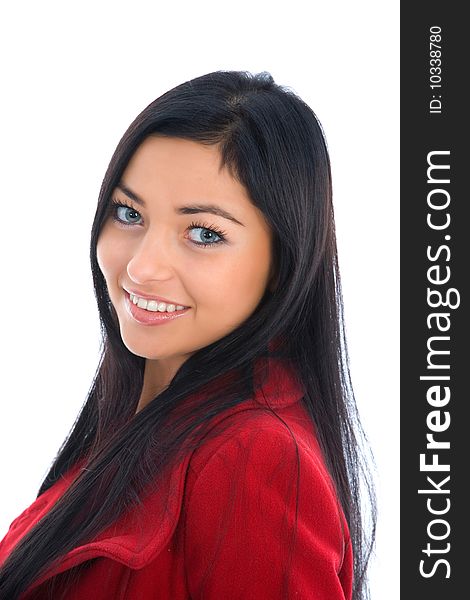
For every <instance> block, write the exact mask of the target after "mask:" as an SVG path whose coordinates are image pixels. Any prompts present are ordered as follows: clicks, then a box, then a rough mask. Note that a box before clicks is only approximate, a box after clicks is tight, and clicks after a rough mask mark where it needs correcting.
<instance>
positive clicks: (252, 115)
mask: <svg viewBox="0 0 470 600" xmlns="http://www.w3.org/2000/svg"><path fill="white" fill-rule="evenodd" d="M152 134H155V135H163V136H171V137H177V138H183V139H188V140H194V141H196V142H199V143H202V144H208V145H217V147H218V148H219V150H220V156H221V166H225V167H226V168H227V169H229V172H230V173H231V174H232V176H233V177H234V178H236V179H237V180H238V181H239V182H241V183H242V184H243V186H244V187H245V188H246V190H247V191H248V193H249V197H250V199H251V201H252V202H253V204H254V205H255V206H256V207H257V208H259V209H260V210H261V211H262V213H263V214H264V215H265V218H266V219H267V221H268V223H269V225H270V227H271V229H272V232H273V239H274V243H273V260H274V265H275V285H274V289H267V290H266V292H265V294H264V296H263V297H262V299H261V301H260V303H259V305H258V306H257V308H256V310H255V311H254V312H253V314H252V315H251V316H250V317H249V318H247V319H246V321H245V322H244V323H242V324H241V325H240V326H238V327H237V328H236V329H235V330H233V331H232V332H230V333H229V334H227V335H226V336H224V337H223V338H221V339H219V340H217V341H216V342H214V343H211V344H210V345H208V346H206V347H204V348H201V349H199V350H198V351H197V352H195V353H194V354H193V355H191V356H190V357H189V358H188V359H187V360H186V362H185V363H183V365H182V366H181V367H180V369H179V370H178V371H177V373H176V375H175V376H174V378H173V379H172V381H171V383H170V385H169V386H168V387H167V388H166V389H165V390H164V391H162V392H161V393H160V394H159V395H158V401H155V399H154V401H152V402H150V403H148V404H147V405H146V406H145V407H144V408H143V409H142V410H141V411H139V412H138V413H137V414H136V408H137V404H138V401H139V396H140V393H141V391H142V384H143V373H144V364H145V359H144V358H142V357H139V356H136V355H134V354H133V353H131V352H130V351H129V350H128V349H127V348H126V346H125V345H124V343H123V341H122V339H121V335H120V330H119V323H118V319H117V314H116V312H115V310H114V307H113V305H112V303H111V301H110V298H109V295H108V290H107V286H106V282H105V279H104V277H103V274H102V272H101V270H100V268H99V266H98V262H97V255H96V246H97V240H98V237H99V235H100V231H101V229H102V226H103V224H104V222H105V220H106V218H107V217H108V215H109V203H110V197H111V193H112V191H113V189H114V188H115V186H116V185H117V183H118V182H119V180H120V178H121V175H122V173H123V171H124V169H125V168H126V165H127V164H128V162H129V160H130V159H131V157H132V155H133V153H134V152H135V150H136V149H137V148H138V146H139V145H140V144H141V143H142V142H143V140H144V139H145V138H146V137H147V136H149V135H152ZM90 260H91V269H92V274H93V282H94V289H95V295H96V299H97V304H98V310H99V315H100V323H101V332H102V347H101V356H100V360H99V364H98V367H97V371H96V374H95V377H94V378H93V382H92V385H91V387H90V390H89V393H88V396H87V399H86V402H85V403H84V405H83V407H82V409H81V411H80V413H79V415H78V417H77V420H76V422H75V424H74V425H73V427H72V429H71V431H70V433H69V434H68V436H67V438H66V439H65V441H64V443H63V444H62V446H61V448H60V449H59V451H58V454H57V456H56V458H55V460H54V461H53V464H52V466H51V468H50V470H49V472H48V474H47V475H46V477H45V479H44V481H43V483H42V485H41V487H40V489H39V492H38V496H39V495H40V494H42V493H43V492H45V491H46V490H47V489H48V488H49V487H50V486H52V485H53V484H54V483H55V482H56V481H57V480H58V479H59V478H60V477H61V476H62V475H63V474H64V473H65V472H66V471H67V470H68V469H70V468H71V467H72V466H73V465H75V464H76V463H77V462H78V461H82V460H83V461H84V464H85V465H86V468H84V469H82V470H81V471H80V473H79V476H78V477H77V478H76V480H75V481H74V482H73V484H72V485H71V486H70V488H69V489H68V490H67V492H66V493H65V494H64V495H63V496H62V497H61V498H60V499H59V500H58V501H57V503H56V504H55V505H54V506H53V507H52V509H51V510H50V511H49V512H48V514H46V516H45V517H44V518H43V519H42V520H41V521H40V522H39V523H37V524H36V526H35V527H33V528H32V530H31V531H30V532H29V533H28V534H27V535H26V536H24V538H23V539H22V540H21V541H20V542H19V543H18V545H17V546H16V547H15V548H14V550H13V551H12V553H11V554H10V556H9V557H8V559H7V560H6V562H5V563H4V565H3V566H2V568H1V569H0V597H1V598H8V600H14V599H15V598H18V597H19V595H20V594H21V593H22V592H23V591H24V590H26V589H27V588H28V587H29V586H30V585H31V584H32V583H33V582H34V581H35V580H37V579H38V578H39V576H40V575H41V573H44V572H45V570H47V569H48V568H49V567H50V566H51V565H52V564H55V562H56V561H59V560H60V557H61V556H63V555H64V554H65V553H67V552H68V551H70V550H71V549H72V548H74V547H76V546H77V545H80V544H83V543H85V542H86V541H88V540H91V539H93V537H94V536H95V535H96V534H97V533H98V532H100V531H102V530H103V529H104V528H105V527H106V526H107V525H109V524H110V523H111V522H113V521H114V520H115V519H116V518H117V517H118V516H119V515H120V514H122V512H123V511H124V510H126V509H128V508H129V507H130V506H132V505H133V504H135V503H138V502H139V499H140V498H141V495H142V493H143V490H144V488H145V487H146V485H147V484H149V482H152V485H154V484H155V482H156V481H157V479H158V475H159V474H161V473H162V472H163V470H164V468H166V467H168V466H169V465H171V464H173V463H174V462H175V461H177V460H178V458H179V457H180V456H181V454H180V452H181V449H182V448H184V449H186V450H187V449H188V448H190V447H197V445H198V443H199V442H198V440H200V439H201V438H200V437H198V436H196V432H197V433H198V435H200V433H201V431H204V427H205V426H206V425H207V424H208V423H209V422H210V420H211V419H212V417H214V416H215V415H216V414H218V413H220V412H222V411H224V410H226V409H227V408H229V407H231V406H235V405H236V404H238V403H240V402H242V401H243V400H245V399H246V398H247V397H249V395H250V394H251V393H252V391H253V388H252V386H253V378H252V365H253V361H254V360H255V359H256V358H257V357H260V356H266V355H268V354H269V353H271V354H273V353H274V352H276V353H277V355H278V356H281V357H282V358H283V359H285V360H288V361H292V362H293V363H294V364H295V367H296V369H297V372H298V373H299V377H300V379H301V382H302V385H303V388H304V389H305V392H306V393H305V396H304V398H303V400H302V401H303V403H304V405H305V407H306V409H307V411H308V414H309V415H310V417H311V419H312V422H313V423H314V425H315V429H316V432H317V435H318V438H319V442H320V445H321V447H322V450H323V452H324V456H325V460H326V463H327V467H328V469H329V471H330V473H331V477H332V480H333V482H334V484H335V486H336V489H337V493H338V498H339V501H340V503H341V506H342V508H343V511H344V514H345V517H346V520H347V523H348V526H349V530H350V535H351V542H352V548H353V555H354V585H353V598H354V600H360V599H364V598H367V597H368V595H369V594H368V586H367V577H366V566H367V563H368V560H369V556H370V552H371V549H372V545H373V541H374V535H375V500H374V492H373V486H372V483H371V478H370V476H369V475H368V473H369V471H368V470H367V468H366V466H367V461H365V460H364V455H363V450H362V448H365V447H366V446H365V445H364V441H365V436H364V432H363V430H362V428H361V424H360V421H359V417H358V413H357V408H356V403H355V398H354V393H353V389H352V385H351V378H350V372H349V363H348V353H347V345H346V339H345V331H344V321H343V305H342V293H341V285H340V277H339V268H338V258H337V250H336V237H335V228H334V215H333V205H332V184H331V171H330V161H329V156H328V151H327V147H326V142H325V138H324V135H323V131H322V128H321V125H320V123H319V121H318V119H317V117H316V116H315V114H314V112H313V111H312V109H311V108H310V107H309V106H308V105H307V104H306V103H305V102H304V101H302V100H301V99H300V98H299V97H298V95H297V94H295V93H294V92H293V91H292V90H291V89H289V88H287V87H286V86H280V85H278V84H276V83H275V82H274V79H273V77H272V76H271V75H270V73H268V72H262V73H258V74H255V75H254V74H251V73H249V72H247V71H216V72H213V73H209V74H206V75H202V76H200V77H196V78H194V79H192V80H190V81H186V82H185V83H183V84H181V85H178V86H177V87H175V88H174V89H172V90H170V91H168V92H166V93H164V94H163V95H162V96H160V97H159V98H157V99H156V100H154V101H153V102H152V103H151V104H149V105H148V106H147V107H146V108H145V109H144V110H143V111H142V112H141V113H140V114H139V115H138V116H137V117H136V119H135V120H134V121H133V122H132V123H131V125H130V126H129V128H128V129H127V131H126V132H125V133H124V135H123V137H122V138H121V140H120V142H119V143H118V145H117V148H116V150H115V152H114V154H113V156H112V158H111V161H110V164H109V166H108V169H107V171H106V174H105V176H104V179H103V182H102V185H101V189H100V193H99V198H98V205H97V209H96V214H95V218H94V221H93V226H92V232H91V244H90ZM274 339H275V340H282V343H281V344H278V345H277V346H276V349H275V350H274V349H273V347H272V346H270V343H271V342H272V340H274ZM270 348H271V349H270ZM233 372H236V373H237V377H233V378H227V385H226V388H225V389H224V392H223V395H221V394H220V393H218V392H217V391H216V392H214V393H208V394H205V395H204V401H203V402H202V403H201V402H199V403H195V402H193V403H191V402H189V403H187V402H186V401H185V399H186V400H187V399H188V398H191V397H193V394H196V393H197V392H200V391H201V390H203V389H206V388H207V386H209V388H207V389H210V383H211V382H213V381H215V380H216V379H217V378H218V377H220V376H221V375H222V376H224V374H229V373H233ZM183 406H187V407H189V408H187V410H186V411H184V410H181V409H182V407H183ZM176 411H178V417H177V418H176ZM170 418H171V419H172V421H171V422H172V426H171V427H166V426H165V424H167V423H168V422H169V419H170ZM103 482H105V485H103ZM364 484H365V485H364ZM363 492H366V493H365V495H364V493H363ZM364 496H365V498H366V500H369V510H368V513H369V519H368V523H370V524H369V525H368V526H367V527H365V521H366V520H365V518H364V512H363V511H364ZM91 502H93V506H94V507H95V509H94V510H90V503H91ZM96 507H99V510H96ZM367 530H369V533H368V532H367Z"/></svg>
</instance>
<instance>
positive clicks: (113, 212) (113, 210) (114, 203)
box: [109, 199, 227, 248]
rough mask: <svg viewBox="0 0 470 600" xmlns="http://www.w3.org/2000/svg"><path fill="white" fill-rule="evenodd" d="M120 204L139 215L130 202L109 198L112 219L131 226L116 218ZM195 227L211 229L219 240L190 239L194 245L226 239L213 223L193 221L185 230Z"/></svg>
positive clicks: (130, 225) (224, 234)
mask: <svg viewBox="0 0 470 600" xmlns="http://www.w3.org/2000/svg"><path fill="white" fill-rule="evenodd" d="M121 206H122V207H124V208H129V209H130V210H133V211H134V212H136V213H138V214H139V215H140V213H139V211H138V210H136V209H135V208H134V207H133V206H131V205H130V204H126V202H121V201H120V202H118V201H117V200H114V199H111V202H110V205H109V209H110V212H111V216H112V218H113V220H114V221H116V222H117V223H119V225H123V226H124V227H132V225H133V224H132V223H125V222H124V221H121V219H119V218H118V216H117V210H118V208H119V207H121ZM196 228H198V229H207V230H208V231H211V232H213V233H215V234H217V236H218V237H219V238H220V240H217V241H215V242H212V243H210V244H207V243H205V242H194V241H193V240H190V241H191V242H192V243H193V244H195V245H196V246H201V247H203V248H206V247H208V246H217V245H218V244H221V243H224V242H225V241H226V239H225V236H226V235H227V234H226V232H225V231H222V230H220V229H219V228H218V227H216V226H215V225H208V224H207V223H198V222H195V221H193V222H192V223H191V224H190V225H188V227H187V230H189V229H196Z"/></svg>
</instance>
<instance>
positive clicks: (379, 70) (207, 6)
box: [0, 0, 399, 600]
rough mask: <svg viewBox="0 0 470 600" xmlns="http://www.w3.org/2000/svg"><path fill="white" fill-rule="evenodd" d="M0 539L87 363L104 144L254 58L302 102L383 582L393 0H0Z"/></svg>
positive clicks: (389, 579)
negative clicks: (315, 156)
mask: <svg viewBox="0 0 470 600" xmlns="http://www.w3.org/2000/svg"><path fill="white" fill-rule="evenodd" d="M2 6H3V8H2V9H1V14H0V51H1V56H2V62H3V65H2V81H1V88H2V93H1V96H0V102H1V109H0V125H1V136H0V159H1V172H2V175H1V206H2V217H3V218H2V223H1V236H0V244H1V248H0V250H1V258H2V268H1V290H2V293H1V295H0V303H1V314H2V329H1V330H2V337H1V340H2V360H1V376H2V382H3V385H2V390H1V408H0V410H1V414H0V417H1V425H0V461H1V462H0V466H1V480H2V494H1V499H0V502H1V511H0V538H1V537H3V535H4V533H5V532H6V530H7V529H8V526H9V523H10V522H11V521H12V520H13V518H15V517H16V516H17V515H18V514H19V512H20V511H22V510H23V509H24V508H25V507H26V506H27V505H29V504H30V503H31V502H32V501H33V500H34V498H35V494H36V492H37V489H38V486H39V484H40V482H41V480H42V478H43V476H44V475H45V473H46V471H47V470H48V466H49V464H50V462H51V461H52V459H53V457H54V455H55V453H56V452H57V450H58V448H59V446H60V444H61V443H62V441H63V439H64V437H65V435H66V434H67V432H68V431H69V429H70V427H71V425H72V423H73V421H74V419H75V417H76V415H77V413H78V411H79V409H80V407H81V405H82V403H83V401H84V400H85V397H86V394H87V391H88V388H89V386H90V384H91V380H92V377H93V374H94V371H95V368H96V365H97V359H98V344H99V325H98V315H97V310H96V307H95V301H94V297H93V289H92V282H91V275H90V270H89V260H88V246H89V234H90V229H91V223H92V219H93V215H94V211H95V206H96V201H97V197H98V192H99V187H100V184H101V181H102V178H103V176H104V172H105V169H106V167H107V164H108V162H109V160H110V158H111V155H112V152H113V151H114V149H115V146H116V144H117V142H118V141H119V139H120V137H121V135H122V134H123V133H124V131H125V129H126V128H127V126H128V125H129V124H130V122H131V121H132V120H133V119H134V117H135V116H136V115H137V114H138V113H139V112H140V111H141V110H142V109H143V108H144V107H145V106H147V104H149V103H150V102H151V101H152V100H153V99H155V98H156V97H158V96H159V95H160V94H162V93H163V92H165V91H167V90H168V89H170V88H172V87H174V86H175V85H177V84H179V83H182V82H183V81H186V80H187V79H189V78H192V77H196V76H199V75H202V74H204V73H208V72H210V71H214V70H217V69H236V70H248V71H251V72H259V71H263V70H266V71H269V72H270V73H271V74H272V75H273V77H274V79H275V81H276V82H277V83H279V84H282V85H287V86H289V87H291V88H292V89H293V90H294V91H295V92H297V93H298V94H299V95H300V96H301V97H302V98H303V99H304V100H305V101H306V102H307V103H308V104H309V105H310V106H311V107H312V108H313V110H314V111H315V112H316V114H317V115H318V117H319V119H320V121H321V123H322V125H323V127H324V130H325V133H326V137H327V141H328V145H329V149H330V156H331V161H332V171H333V186H334V187H333V189H334V202H335V211H336V221H337V237H338V247H339V259H340V269H341V274H342V281H343V288H344V290H343V291H344V301H345V315H346V326H347V334H348V336H349V350H350V356H351V371H352V377H353V384H354V386H355V392H356V397H357V402H358V405H359V409H360V411H361V414H362V419H363V424H364V426H365V429H366V431H367V433H368V435H369V439H370V442H371V445H372V448H373V452H374V454H375V459H376V463H377V474H376V484H377V492H378V504H379V506H378V508H379V520H378V531H377V545H376V552H375V555H374V557H373V559H372V562H371V569H370V578H371V587H372V597H373V599H376V600H395V599H396V598H398V595H399V593H398V586H399V555H398V543H399V539H398V533H399V530H398V527H399V480H398V461H399V448H398V444H399V429H398V426H399V394H398V389H399V388H398V381H399V356H398V342H399V340H398V319H399V312H398V306H399V280H398V267H399V265H398V260H399V231H398V222H399V192H398V189H399V188H398V185H399V148H398V146H399V133H398V131H399V130H398V127H399V113H398V106H399V103H398V99H399V80H398V68H399V64H398V57H399V54H398V43H399V29H398V24H399V3H398V2H393V3H392V2H390V1H389V2H374V1H372V0H371V1H365V0H356V2H348V1H344V2H340V1H334V0H333V1H332V0H330V1H329V2H326V1H325V2H314V1H313V2H312V1H310V2H299V1H298V0H297V1H295V0H291V1H290V2H288V3H280V4H277V3H275V2H273V1H271V2H240V1H238V2H236V3H235V2H234V3H230V4H229V3H220V2H209V1H205V2H204V1H203V2H201V1H199V2H186V3H185V2H181V1H180V2H177V3H170V2H168V3H165V4H164V3H161V2H149V1H147V2H145V1H135V0H134V1H133V2H132V3H131V2H116V1H114V2H93V3H92V2H89V1H85V2H84V1H82V2H80V3H76V4H75V5H73V6H72V5H71V4H70V3H65V2H58V1H57V2H52V1H43V2H33V1H31V0H30V1H28V2H21V3H9V4H8V8H5V6H6V3H5V4H3V5H2Z"/></svg>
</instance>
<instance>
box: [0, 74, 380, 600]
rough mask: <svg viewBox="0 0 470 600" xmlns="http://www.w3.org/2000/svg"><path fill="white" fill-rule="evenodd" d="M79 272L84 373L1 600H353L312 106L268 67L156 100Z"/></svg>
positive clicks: (331, 245)
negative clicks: (94, 346) (93, 319)
mask: <svg viewBox="0 0 470 600" xmlns="http://www.w3.org/2000/svg"><path fill="white" fill-rule="evenodd" d="M90 256H91V266H92V272H93V280H94V286H95V292H96V298H97V302H98V309H99V313H100V318H101V323H102V334H103V348H102V357H101V361H100V364H99V367H98V370H97V373H96V376H95V378H94V381H93V385H92V387H91V390H90V392H89V395H88V398H87V401H86V403H85V405H84V406H83V408H82V410H81V412H80V415H79V416H78V419H77V421H76V423H75V424H74V427H73V428H72V431H71V433H70V435H69V436H68V438H67V440H66V441H65V443H64V444H63V446H62V447H61V449H60V450H59V453H58V455H57V457H56V459H55V461H54V463H53V465H52V467H51V469H50V471H49V473H48V474H47V476H46V478H45V480H44V482H43V483H42V485H41V487H40V489H39V492H38V497H37V499H36V500H35V502H33V504H32V505H31V506H30V507H29V508H28V509H26V511H24V513H22V514H21V515H20V516H19V517H18V518H17V519H15V521H13V523H12V525H11V526H10V530H9V532H8V533H7V535H6V537H5V538H4V540H3V542H2V543H1V545H0V561H2V565H1V567H0V597H1V598H2V599H8V600H13V599H16V598H22V599H27V600H32V599H35V598H54V599H60V598H67V599H72V598H73V599H78V598H87V599H90V598H93V599H104V598H122V599H124V598H125V599H139V600H141V599H144V600H145V599H150V598H152V599H154V598H155V599H157V598H169V599H172V600H179V599H183V598H185V599H189V598H210V599H216V598H217V599H220V598H224V599H234V598H255V599H261V598H266V599H276V598H283V599H284V598H299V599H300V598H302V599H312V600H313V599H314V600H327V599H328V600H339V599H342V600H349V599H351V598H352V599H354V600H359V599H362V598H365V597H367V595H368V594H367V585H366V578H365V568H366V564H367V560H368V556H369V553H370V548H371V543H372V540H373V533H372V536H371V539H370V543H369V544H368V542H367V538H366V535H365V533H364V528H363V526H362V521H361V512H360V498H359V487H360V481H361V472H360V465H361V462H360V461H359V458H360V455H359V448H358V439H357V436H358V434H359V433H360V432H361V429H360V424H359V420H358V417H357V412H356V408H355V402H354V395H353V392H352V389H351V385H350V379H349V371H348V366H347V350H346V343H345V338H344V330H343V325H342V304H341V289H340V280H339V272H338V264H337V254H336V241H335V233H334V220H333V208H332V199H331V180H330V165H329V158H328V153H327V149H326V144H325V140H324V138H323V135H322V131H321V127H320V125H319V123H318V121H317V119H316V117H315V115H314V113H313V112H312V110H311V109H310V108H309V107H308V106H307V105H306V104H305V103H304V102H303V101H302V100H300V99H299V98H298V97H297V96H296V95H295V94H294V93H293V92H291V91H289V90H287V89H285V88H282V87H281V86H279V85H277V84H275V82H274V81H273V78H272V77H271V75H270V74H269V73H266V72H263V73H261V74H258V75H252V74H250V73H247V72H237V71H217V72H214V73H210V74H207V75H204V76H201V77H198V78H195V79H193V80H191V81H188V82H185V83H183V84H182V85H179V86H177V87H176V88H174V89H173V90H170V91H169V92H167V93H165V94H163V95H162V96H161V97H160V98H158V99H157V100H155V101H154V102H152V103H151V104H150V105H149V106H148V107H147V108H146V109H144V110H143V111H142V113H141V114H140V115H139V116H138V117H137V118H136V119H135V120H134V122H133V123H132V124H131V125H130V127H129V128H128V130H127V131H126V133H125V134H124V136H123V138H122V139H121V141H120V142H119V144H118V146H117V148H116V151H115V153H114V155H113V157H112V159H111V162H110V164H109V167H108V170H107V172H106V175H105V178H104V181H103V184H102V187H101V191H100V195H99V200H98V207H97V210H96V215H95V219H94V223H93V228H92V233H91V254H90ZM368 489H369V490H370V489H371V488H370V487H369V488H368ZM371 499H372V501H373V497H372V495H371ZM371 514H372V516H374V511H373V507H372V513H371Z"/></svg>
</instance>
